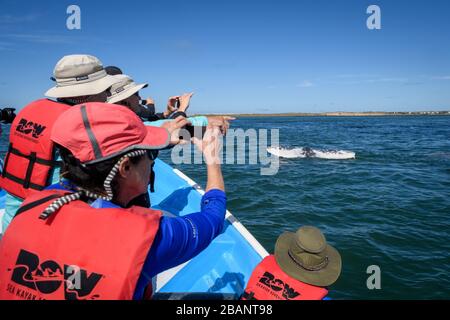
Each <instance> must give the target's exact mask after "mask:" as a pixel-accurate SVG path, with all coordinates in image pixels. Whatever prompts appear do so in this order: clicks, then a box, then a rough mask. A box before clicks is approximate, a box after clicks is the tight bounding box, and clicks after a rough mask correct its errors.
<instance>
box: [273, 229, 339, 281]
mask: <svg viewBox="0 0 450 320" xmlns="http://www.w3.org/2000/svg"><path fill="white" fill-rule="evenodd" d="M294 237H295V233H292V232H285V233H283V234H282V235H281V236H279V237H278V239H277V242H276V244H275V259H276V261H277V263H278V265H279V266H280V268H281V269H282V270H283V271H284V272H285V273H286V274H288V275H289V276H291V277H293V278H295V279H297V280H300V281H302V282H304V283H307V284H311V285H315V286H318V287H327V286H330V285H332V284H333V283H335V282H336V280H337V279H338V278H339V275H340V274H341V270H342V259H341V256H340V254H339V252H338V251H337V250H336V249H335V248H333V247H332V246H330V245H327V246H326V248H325V252H324V254H326V255H327V256H328V265H327V266H326V267H325V268H323V269H321V270H318V271H309V270H306V269H303V268H302V267H300V266H299V265H297V264H296V263H295V262H294V261H293V260H292V259H291V257H290V256H289V254H288V250H289V246H290V243H291V241H292V240H293V238H294Z"/></svg>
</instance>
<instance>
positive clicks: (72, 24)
mask: <svg viewBox="0 0 450 320" xmlns="http://www.w3.org/2000/svg"><path fill="white" fill-rule="evenodd" d="M66 13H67V14H68V15H69V16H68V17H67V20H66V27H67V29H69V30H80V29H81V8H80V7H79V6H77V5H75V4H72V5H70V6H68V7H67V10H66Z"/></svg>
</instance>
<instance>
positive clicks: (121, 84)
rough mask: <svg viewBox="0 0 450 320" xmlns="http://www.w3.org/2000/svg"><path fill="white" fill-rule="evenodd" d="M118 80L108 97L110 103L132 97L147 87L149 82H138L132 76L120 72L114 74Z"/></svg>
mask: <svg viewBox="0 0 450 320" xmlns="http://www.w3.org/2000/svg"><path fill="white" fill-rule="evenodd" d="M113 77H115V78H116V80H117V82H116V83H115V84H114V85H113V86H112V87H111V89H110V93H111V95H110V96H109V97H108V103H116V102H119V101H122V100H125V99H127V98H129V97H131V96H132V95H133V94H135V93H136V92H138V91H140V90H142V89H144V88H147V87H148V83H141V84H137V83H136V82H134V81H133V79H131V77H129V76H127V75H124V74H118V75H115V76H113Z"/></svg>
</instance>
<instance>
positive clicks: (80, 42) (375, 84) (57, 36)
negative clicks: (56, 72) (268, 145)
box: [0, 0, 450, 113]
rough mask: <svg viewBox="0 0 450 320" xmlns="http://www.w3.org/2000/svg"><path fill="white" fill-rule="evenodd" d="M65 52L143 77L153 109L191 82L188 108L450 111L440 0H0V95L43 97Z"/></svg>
mask: <svg viewBox="0 0 450 320" xmlns="http://www.w3.org/2000/svg"><path fill="white" fill-rule="evenodd" d="M71 4H76V5H78V6H80V8H81V19H82V20H81V30H72V31H70V30H67V28H66V19H67V17H68V15H67V14H66V9H67V7H68V6H69V5H71ZM371 4H376V5H379V6H380V8H381V15H382V16H381V18H382V29H381V30H375V31H374V30H368V29H367V27H366V19H367V17H368V15H367V14H366V9H367V7H368V6H369V5H371ZM73 53H89V54H92V55H95V56H97V57H99V58H100V59H101V60H102V61H103V63H104V64H105V65H111V64H114V65H118V66H120V67H121V68H122V69H123V70H124V71H125V72H126V73H127V74H129V75H131V76H132V77H133V78H134V79H135V80H136V81H138V82H142V81H145V82H149V83H150V87H149V88H147V89H145V90H144V91H143V92H142V93H143V95H144V96H152V97H154V98H155V100H156V102H157V107H158V108H159V109H162V108H164V107H165V103H166V100H167V97H168V96H170V95H176V94H179V93H182V92H187V91H194V92H195V96H194V98H193V100H192V105H191V110H190V111H191V112H192V113H201V112H215V113H219V112H257V113H267V112H326V111H338V110H339V111H369V110H384V111H405V110H412V111H414V110H450V1H447V0H433V1H425V0H420V1H412V0H410V1H406V0H395V1H393V0H371V1H366V0H328V1H325V0H295V1H283V0H277V1H275V0H270V1H269V0H258V1H251V0H226V1H217V0H209V1H196V0H191V1H170V0H169V1H167V0H164V1H162V0H151V1H133V0H129V1H121V2H116V1H80V0H73V1H64V0H59V1H49V0H45V1H42V0H41V1H33V2H31V1H30V2H28V1H27V2H25V1H16V0H0V57H1V59H0V70H1V71H2V75H1V78H0V106H7V105H8V106H13V107H17V108H20V107H21V106H23V105H25V104H26V103H28V102H30V101H32V100H34V99H37V98H40V97H42V96H43V93H44V92H45V91H46V90H47V89H48V88H49V87H51V86H52V82H51V81H50V80H49V77H50V76H51V73H52V71H53V68H54V65H55V64H56V62H57V61H58V60H59V59H60V58H61V57H62V56H63V55H66V54H73Z"/></svg>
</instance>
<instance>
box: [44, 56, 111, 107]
mask: <svg viewBox="0 0 450 320" xmlns="http://www.w3.org/2000/svg"><path fill="white" fill-rule="evenodd" d="M53 80H55V81H56V86H54V87H53V88H51V89H49V90H48V91H47V92H46V93H45V95H46V96H47V97H51V98H70V97H82V96H89V95H95V94H99V93H101V92H103V91H105V90H106V89H108V88H110V87H111V86H112V85H113V84H114V83H115V82H116V81H117V79H115V78H114V77H113V76H110V75H108V74H107V73H106V71H105V70H104V68H103V64H102V62H101V61H100V60H99V59H98V58H96V57H94V56H91V55H87V54H74V55H68V56H65V57H63V58H62V59H61V60H59V61H58V63H57V64H56V66H55V69H54V70H53Z"/></svg>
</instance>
